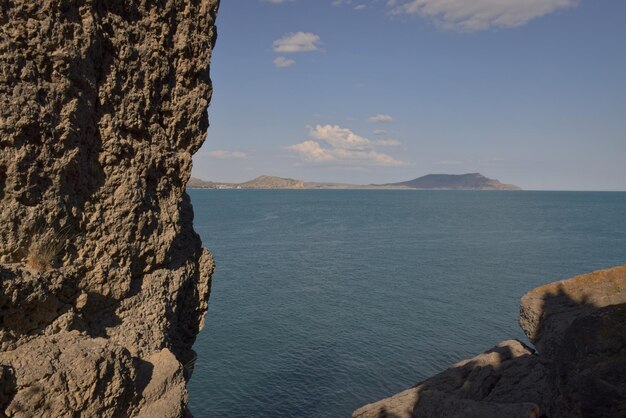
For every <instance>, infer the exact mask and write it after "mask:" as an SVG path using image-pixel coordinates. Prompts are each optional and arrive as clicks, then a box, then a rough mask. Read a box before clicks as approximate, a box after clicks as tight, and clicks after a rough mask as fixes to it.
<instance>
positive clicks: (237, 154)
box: [206, 150, 248, 160]
mask: <svg viewBox="0 0 626 418" xmlns="http://www.w3.org/2000/svg"><path fill="white" fill-rule="evenodd" d="M206 155H208V156H209V157H212V158H218V159H220V160H228V159H240V160H242V159H245V158H248V155H247V154H246V153H245V152H241V151H223V150H216V151H209V152H207V153H206Z"/></svg>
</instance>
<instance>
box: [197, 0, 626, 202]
mask: <svg viewBox="0 0 626 418" xmlns="http://www.w3.org/2000/svg"><path fill="white" fill-rule="evenodd" d="M217 23H218V31H219V37H218V40H217V46H216V48H215V51H214V55H213V62H212V68H211V72H212V79H213V83H214V96H213V101H212V104H211V107H210V109H209V117H210V120H211V127H210V128H209V135H208V138H207V141H206V143H205V145H204V146H203V147H202V149H201V150H200V152H199V153H198V154H197V155H196V156H195V157H194V170H193V175H194V176H196V177H200V178H203V179H207V180H216V181H243V180H248V179H251V178H253V177H256V176H258V175H261V174H268V175H276V176H281V177H293V178H300V179H304V180H307V181H338V182H353V183H383V182H392V181H403V180H408V179H412V178H415V177H418V176H421V175H424V174H428V173H466V172H481V173H482V174H484V175H486V176H488V177H493V178H498V179H499V180H501V181H503V182H507V183H514V184H517V185H520V186H522V187H524V188H527V189H548V190H555V189H563V190H626V2H624V1H623V0H601V1H599V0H580V1H576V0H526V1H521V0H472V1H470V0H395V1H393V0H392V1H386V0H360V1H359V0H351V1H346V0H343V1H342V0H292V1H290V0H284V1H280V0H268V1H261V0H224V1H222V3H221V8H220V14H219V16H218V22H217Z"/></svg>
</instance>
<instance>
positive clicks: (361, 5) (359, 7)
mask: <svg viewBox="0 0 626 418" xmlns="http://www.w3.org/2000/svg"><path fill="white" fill-rule="evenodd" d="M365 9H367V6H366V5H364V4H359V5H356V6H354V10H357V11H358V10H365Z"/></svg>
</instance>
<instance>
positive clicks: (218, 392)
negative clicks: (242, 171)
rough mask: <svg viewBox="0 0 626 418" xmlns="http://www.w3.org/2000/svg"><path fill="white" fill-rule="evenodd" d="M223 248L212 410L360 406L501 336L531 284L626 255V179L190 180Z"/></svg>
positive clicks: (203, 396) (343, 410) (205, 379)
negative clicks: (305, 185) (423, 182)
mask: <svg viewBox="0 0 626 418" xmlns="http://www.w3.org/2000/svg"><path fill="white" fill-rule="evenodd" d="M189 194H190V195H191V198H192V202H193V206H194V211H195V220H194V225H195V229H196V231H197V232H198V233H199V234H200V236H201V238H202V241H203V244H204V246H206V247H207V248H209V249H210V250H211V251H212V253H213V255H214V258H215V261H216V263H217V271H216V272H215V275H214V277H213V287H212V291H211V298H210V304H209V312H208V315H207V320H206V326H205V328H204V330H203V331H202V332H201V333H200V335H198V338H197V340H196V344H195V346H194V349H195V350H196V351H197V353H198V360H197V363H196V367H195V371H194V375H193V378H192V379H191V381H190V382H189V405H190V409H191V412H192V413H193V414H194V416H195V417H196V418H201V417H216V418H218V417H219V418H222V417H272V418H278V417H346V416H349V415H350V414H351V412H352V411H353V410H355V409H356V408H358V407H360V406H362V405H364V404H366V403H370V402H373V401H376V400H379V399H382V398H384V397H387V396H390V395H392V394H395V393H397V392H399V391H402V390H404V389H406V388H408V387H411V386H413V385H415V384H416V383H418V382H419V381H421V380H424V379H425V378H428V377H429V376H432V375H433V374H435V373H438V372H440V371H442V370H445V369H446V368H448V367H450V366H451V365H452V364H454V363H455V362H457V361H459V360H461V359H464V358H469V357H473V356H475V355H477V354H479V353H481V352H483V351H485V350H487V349H489V348H491V347H493V346H494V345H496V344H497V343H499V342H501V341H503V340H507V339H512V338H517V339H520V340H522V341H527V339H526V337H525V335H524V333H523V332H522V330H521V329H520V328H519V326H518V324H517V320H518V313H519V300H520V298H521V296H522V295H523V294H524V293H525V292H527V291H529V290H531V289H533V288H535V287H537V286H540V285H542V284H547V283H550V282H553V281H556V280H561V279H566V278H569V277H571V276H574V275H577V274H582V273H586V272H590V271H593V270H597V269H602V268H608V267H612V266H615V265H622V264H625V263H626V193H605V192H534V191H523V192H509V191H417V190H416V191H407V190H293V191H292V190H289V191H287V190H266V191H263V190H190V191H189Z"/></svg>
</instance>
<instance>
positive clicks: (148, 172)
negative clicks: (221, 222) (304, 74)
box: [0, 0, 219, 417]
mask: <svg viewBox="0 0 626 418" xmlns="http://www.w3.org/2000/svg"><path fill="white" fill-rule="evenodd" d="M218 3H219V0H163V1H159V2H150V1H145V0H129V1H118V0H73V1H64V0H41V1H36V2H35V1H32V0H6V1H3V2H2V4H1V5H0V150H1V151H0V311H1V312H2V316H1V319H0V385H1V386H0V416H2V415H6V416H9V417H14V416H15V417H18V416H24V417H26V416H49V417H62V416H101V417H117V416H146V417H148V416H150V417H161V416H163V417H177V416H182V415H184V414H185V413H186V401H187V392H186V389H185V381H186V379H188V378H189V376H190V374H191V370H192V365H193V360H194V359H195V353H194V352H193V350H192V349H191V347H192V344H193V343H194V340H195V337H196V335H197V333H198V332H199V330H200V329H201V327H202V325H203V317H204V314H205V312H206V310H207V307H208V305H207V303H208V302H207V301H208V296H209V289H210V278H211V274H212V271H213V261H212V258H211V255H210V254H209V252H208V251H207V250H204V249H203V248H202V247H201V242H200V239H199V237H198V235H197V234H196V233H195V232H194V230H193V226H192V221H193V211H192V207H191V203H190V200H189V197H188V196H187V194H186V193H185V185H186V183H187V180H188V179H189V177H190V173H191V165H192V155H193V153H194V152H196V151H197V150H198V149H199V147H200V146H201V145H202V143H203V141H204V139H205V136H206V131H207V128H208V117H207V107H208V105H209V101H210V97H211V92H212V87H211V81H210V78H209V65H210V58H211V51H212V48H213V45H214V43H215V39H216V29H215V18H216V14H217V9H218Z"/></svg>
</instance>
